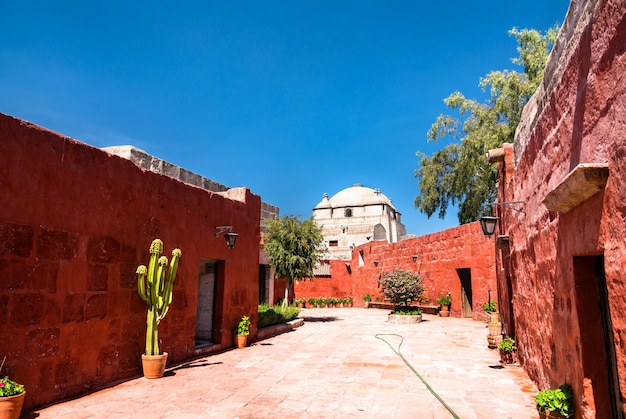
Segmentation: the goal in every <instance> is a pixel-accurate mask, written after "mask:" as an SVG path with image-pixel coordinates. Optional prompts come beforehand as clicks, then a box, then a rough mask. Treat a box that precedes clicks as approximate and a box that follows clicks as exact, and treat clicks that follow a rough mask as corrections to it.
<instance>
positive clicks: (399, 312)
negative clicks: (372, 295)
mask: <svg viewBox="0 0 626 419" xmlns="http://www.w3.org/2000/svg"><path fill="white" fill-rule="evenodd" d="M378 283H379V285H380V286H381V287H382V288H383V291H384V295H385V298H387V299H388V300H389V301H390V302H391V303H392V304H393V306H394V308H393V311H392V312H391V313H390V314H389V321H390V322H394V323H419V322H421V321H422V311H421V310H420V309H419V308H417V307H411V303H413V302H414V301H420V300H421V297H422V294H423V293H424V289H425V288H424V285H423V283H422V278H421V276H420V275H419V274H416V273H414V272H412V271H407V270H403V269H394V270H393V271H387V272H383V274H382V278H380V279H379V280H378Z"/></svg>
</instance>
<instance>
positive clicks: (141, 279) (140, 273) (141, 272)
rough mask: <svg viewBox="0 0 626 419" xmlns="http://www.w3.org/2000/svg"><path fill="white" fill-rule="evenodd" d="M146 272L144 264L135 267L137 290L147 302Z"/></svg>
mask: <svg viewBox="0 0 626 419" xmlns="http://www.w3.org/2000/svg"><path fill="white" fill-rule="evenodd" d="M146 272H147V268H146V266H145V265H139V267H138V268H137V288H138V291H139V296H140V297H141V299H142V300H144V301H145V302H146V303H147V302H148V301H149V300H148V294H147V293H146Z"/></svg>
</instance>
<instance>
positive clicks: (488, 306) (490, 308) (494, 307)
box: [483, 300, 498, 313]
mask: <svg viewBox="0 0 626 419" xmlns="http://www.w3.org/2000/svg"><path fill="white" fill-rule="evenodd" d="M483 310H485V311H486V312H487V313H495V312H496V311H498V303H496V301H495V300H491V301H489V302H487V303H485V304H483Z"/></svg>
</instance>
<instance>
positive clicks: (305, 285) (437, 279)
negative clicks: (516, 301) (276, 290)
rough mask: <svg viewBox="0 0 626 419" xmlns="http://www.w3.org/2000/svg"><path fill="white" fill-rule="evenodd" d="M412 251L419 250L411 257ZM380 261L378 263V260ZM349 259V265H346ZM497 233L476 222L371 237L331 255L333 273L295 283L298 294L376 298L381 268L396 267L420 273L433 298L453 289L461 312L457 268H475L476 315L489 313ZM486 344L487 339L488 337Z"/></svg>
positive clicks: (357, 302) (456, 311)
mask: <svg viewBox="0 0 626 419" xmlns="http://www.w3.org/2000/svg"><path fill="white" fill-rule="evenodd" d="M413 256H416V258H415V261H413ZM374 261H377V265H376V266H375V265H374ZM346 263H349V265H350V269H349V270H348V269H347V267H346ZM494 264H495V258H494V253H493V239H487V238H486V237H484V236H483V233H482V230H481V228H480V224H479V223H478V222H474V223H470V224H465V225H462V226H459V227H456V228H451V229H448V230H444V231H441V232H438V233H433V234H429V235H426V236H421V237H415V238H411V239H406V240H402V241H400V242H397V243H387V242H386V241H384V240H380V241H371V242H368V243H365V244H363V245H361V246H358V247H356V248H355V249H354V251H353V252H352V259H351V260H349V261H332V265H331V275H332V277H331V278H315V279H314V280H313V281H312V282H301V283H300V284H298V285H297V286H296V287H295V293H296V297H297V298H309V297H344V296H352V297H353V298H354V306H355V307H363V306H364V301H363V296H364V295H365V294H370V295H371V296H372V300H375V299H376V298H377V297H380V298H382V297H383V295H382V293H381V290H380V289H379V287H378V279H379V278H380V276H381V274H382V272H385V271H391V270H393V269H396V268H400V269H405V270H412V271H414V272H417V273H421V274H422V275H423V278H424V284H425V286H426V292H425V297H426V298H427V299H428V300H429V301H430V303H431V304H435V305H436V300H437V298H438V297H439V296H441V295H442V294H447V293H448V292H451V293H452V307H451V315H453V316H457V317H460V316H461V315H462V304H461V280H460V278H459V272H458V269H469V270H470V272H471V290H472V307H471V308H472V310H471V311H470V312H469V315H471V316H472V317H473V318H474V319H477V320H483V319H485V315H484V312H483V311H482V305H483V304H484V303H485V302H487V300H488V298H489V290H491V298H492V299H494V300H495V299H497V295H496V276H495V265H494ZM485 344H486V343H485Z"/></svg>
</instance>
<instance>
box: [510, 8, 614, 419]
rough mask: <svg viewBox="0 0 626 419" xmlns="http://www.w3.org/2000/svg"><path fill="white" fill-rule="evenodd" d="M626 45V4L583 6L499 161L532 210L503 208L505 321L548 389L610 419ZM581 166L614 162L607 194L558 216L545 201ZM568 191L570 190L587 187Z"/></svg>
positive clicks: (581, 413) (513, 196)
mask: <svg viewBox="0 0 626 419" xmlns="http://www.w3.org/2000/svg"><path fill="white" fill-rule="evenodd" d="M625 52H626V3H624V2H623V1H611V0H607V1H573V2H572V3H571V5H570V9H569V12H568V16H567V18H566V21H565V23H564V25H563V29H562V31H561V34H560V36H559V40H558V41H557V45H556V48H555V51H554V52H553V54H552V55H551V58H550V62H549V63H548V66H547V72H546V77H545V79H544V83H543V85H542V87H541V88H540V90H539V91H538V92H537V94H536V95H535V96H534V97H533V99H532V100H531V101H530V102H529V104H528V105H527V107H526V108H525V111H524V116H523V121H522V124H521V125H520V127H519V128H518V132H517V134H516V139H515V156H514V158H513V157H512V156H511V152H510V149H509V151H508V157H509V158H508V159H507V160H506V162H505V163H501V164H500V177H501V178H500V188H501V189H500V197H499V200H501V201H503V202H506V201H524V202H525V208H524V209H525V212H524V213H517V212H514V211H512V210H510V209H506V208H500V209H499V215H500V216H501V217H502V218H501V220H500V229H501V231H502V233H501V234H508V235H509V236H510V255H508V254H502V253H501V254H500V256H499V259H498V275H499V277H498V285H499V290H500V292H501V293H502V292H506V290H507V288H510V290H511V291H512V296H513V302H512V306H511V308H512V318H511V319H510V320H507V322H509V323H514V329H515V331H516V338H517V341H518V350H519V354H518V355H519V359H520V360H521V362H522V363H523V365H524V368H525V369H526V371H527V372H528V373H529V375H530V376H531V378H532V379H534V380H535V381H536V382H537V384H538V386H539V387H540V388H548V387H552V388H554V387H556V386H558V385H560V384H563V383H570V384H571V385H572V386H573V388H574V393H575V398H576V405H577V409H578V413H577V417H595V415H597V417H611V416H612V412H611V410H610V400H609V393H610V391H609V387H610V385H609V384H608V381H609V380H610V379H609V377H608V375H610V374H609V373H608V371H607V370H608V369H607V366H606V361H607V353H608V352H610V350H609V351H607V350H606V349H605V348H606V347H605V345H606V344H605V342H604V340H603V335H602V323H601V315H600V311H599V308H598V307H601V306H602V305H601V298H600V295H599V294H601V293H602V292H606V293H607V297H608V310H609V312H608V315H609V317H608V318H609V321H610V322H611V323H612V328H611V327H609V329H610V330H608V336H609V337H612V338H613V340H614V346H613V350H614V351H615V355H616V364H617V371H618V375H619V376H618V380H619V387H618V388H617V392H618V395H617V397H619V393H620V392H621V394H622V395H623V394H624V391H626V347H625V345H624V338H623V336H624V335H625V333H626V321H625V320H626V317H625V316H624V314H623V313H624V312H626V286H625V285H626V269H625V267H626V241H625V239H624V237H626V228H625V223H624V219H625V218H626V217H625V214H626V212H625V210H626V189H625V188H624V182H625V179H626V141H624V135H625V134H624V133H625V132H626V118H625V116H624V115H626V77H625V75H626V59H625V55H624V53H625ZM583 163H608V168H609V177H608V182H607V183H606V187H605V189H604V191H601V192H599V193H597V194H596V195H593V196H592V197H590V198H588V199H586V200H584V202H582V203H581V204H580V205H578V206H576V207H575V208H573V209H571V210H570V211H560V212H557V211H550V210H549V209H548V208H547V207H546V205H544V199H545V198H546V196H548V194H550V193H551V192H552V191H554V190H555V188H557V187H558V186H560V185H561V186H563V182H564V179H565V178H566V176H567V175H568V174H570V173H571V172H572V171H573V170H574V169H575V168H577V167H578V166H579V165H580V164H583ZM512 170H514V174H513V173H512ZM505 173H506V174H505ZM565 186H566V188H565V189H566V191H567V192H566V193H567V194H569V195H573V194H576V193H578V192H577V189H583V188H584V185H581V184H566V185H565ZM602 257H603V259H602ZM596 263H598V264H599V267H598V266H595V265H594V264H596ZM599 268H603V270H604V273H605V274H604V276H605V278H606V286H604V285H603V284H602V281H599V280H598V278H599V277H601V276H602V275H601V274H599V273H598V272H599V271H598V269H599ZM507 275H510V281H509V280H507ZM603 290H604V291H603ZM607 344H608V345H609V346H612V345H611V344H610V343H607ZM618 404H619V403H618Z"/></svg>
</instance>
